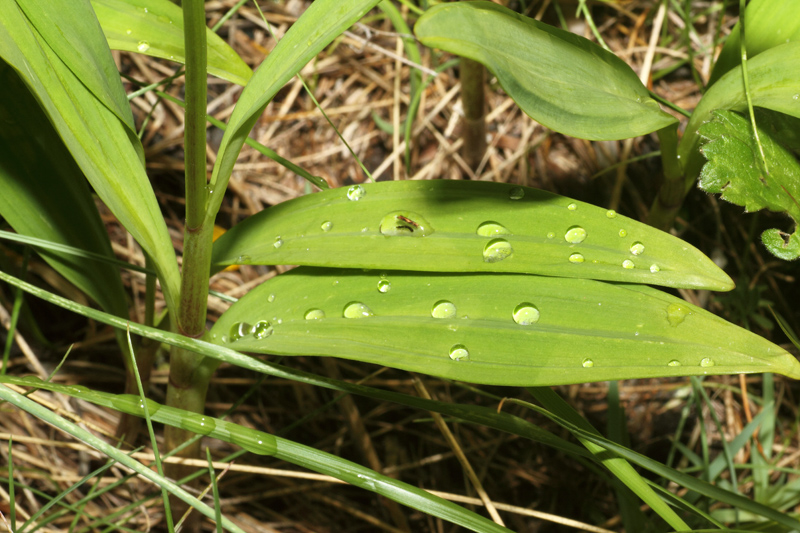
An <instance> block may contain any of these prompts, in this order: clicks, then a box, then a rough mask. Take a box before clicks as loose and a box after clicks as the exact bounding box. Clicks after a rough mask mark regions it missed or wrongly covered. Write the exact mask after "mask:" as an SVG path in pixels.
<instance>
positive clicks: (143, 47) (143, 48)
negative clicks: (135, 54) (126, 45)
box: [136, 41, 150, 54]
mask: <svg viewBox="0 0 800 533" xmlns="http://www.w3.org/2000/svg"><path fill="white" fill-rule="evenodd" d="M136 49H137V50H139V52H141V53H142V54H143V53H145V52H147V51H148V50H150V43H148V42H147V41H139V43H138V44H137V45H136Z"/></svg>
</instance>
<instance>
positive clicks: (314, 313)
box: [303, 308, 325, 320]
mask: <svg viewBox="0 0 800 533" xmlns="http://www.w3.org/2000/svg"><path fill="white" fill-rule="evenodd" d="M303 318H305V319H306V320H319V319H321V318H325V311H323V310H322V309H316V308H314V309H309V310H308V311H306V314H305V315H303Z"/></svg>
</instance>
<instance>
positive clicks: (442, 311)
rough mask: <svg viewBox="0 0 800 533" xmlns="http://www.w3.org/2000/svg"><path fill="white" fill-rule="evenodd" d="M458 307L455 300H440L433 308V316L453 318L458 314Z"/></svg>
mask: <svg viewBox="0 0 800 533" xmlns="http://www.w3.org/2000/svg"><path fill="white" fill-rule="evenodd" d="M456 313H457V309H456V306H455V304H454V303H453V302H449V301H447V300H439V301H438V302H436V303H435V304H433V307H432V308H431V316H432V317H433V318H453V317H455V316H456Z"/></svg>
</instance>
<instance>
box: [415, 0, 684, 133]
mask: <svg viewBox="0 0 800 533" xmlns="http://www.w3.org/2000/svg"><path fill="white" fill-rule="evenodd" d="M414 33H415V34H416V36H417V38H419V40H420V41H421V42H422V44H424V45H426V46H429V47H433V48H439V49H442V50H446V51H448V52H451V53H453V54H458V55H460V56H462V57H467V58H469V59H472V60H474V61H478V62H479V63H482V64H484V65H485V66H486V68H488V69H489V70H491V71H492V73H494V75H495V76H497V79H498V81H499V82H500V84H501V85H502V86H503V88H504V89H505V90H506V92H507V93H508V94H509V96H511V98H513V99H514V101H515V102H517V104H518V105H519V106H520V108H522V110H523V111H524V112H525V113H527V114H528V115H529V116H530V117H532V118H533V119H534V120H536V121H537V122H540V123H542V124H543V125H545V126H547V127H548V128H550V129H552V130H555V131H558V132H561V133H564V134H567V135H571V136H573V137H580V138H583V139H593V140H615V139H625V138H628V137H635V136H637V135H644V134H647V133H650V132H653V131H656V130H659V129H662V128H664V127H666V126H668V125H670V124H673V123H675V122H676V120H675V118H673V117H672V116H671V115H669V114H668V113H665V112H663V111H661V109H660V107H659V105H658V103H657V102H655V101H654V100H652V99H651V98H650V95H649V93H648V91H647V88H645V87H644V86H643V85H642V83H641V82H640V81H639V79H638V78H637V77H636V74H635V73H634V72H633V70H631V68H630V67H629V66H628V65H627V64H625V62H624V61H622V60H621V59H619V58H618V57H616V56H615V55H614V54H612V53H611V52H608V51H606V50H604V49H603V48H601V47H600V46H598V45H596V44H594V43H592V42H591V41H589V40H587V39H584V38H583V37H579V36H577V35H574V34H572V33H569V32H566V31H563V30H560V29H558V28H554V27H552V26H549V25H547V24H543V23H541V22H538V21H536V20H534V19H532V18H528V17H525V16H523V15H520V14H517V13H514V12H513V11H511V10H509V9H507V8H504V7H501V6H498V5H496V4H493V3H491V2H482V1H478V2H453V3H446V4H439V5H437V6H434V7H432V8H430V9H428V10H427V11H426V12H425V14H424V15H423V16H422V17H420V19H419V21H417V24H416V26H415V27H414Z"/></svg>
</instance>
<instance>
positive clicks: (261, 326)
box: [252, 320, 274, 340]
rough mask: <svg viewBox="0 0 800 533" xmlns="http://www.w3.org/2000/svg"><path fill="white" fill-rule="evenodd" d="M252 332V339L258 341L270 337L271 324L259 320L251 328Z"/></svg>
mask: <svg viewBox="0 0 800 533" xmlns="http://www.w3.org/2000/svg"><path fill="white" fill-rule="evenodd" d="M252 331H253V337H255V338H256V339H259V340H260V339H266V338H267V337H269V336H270V335H272V332H273V331H274V330H273V329H272V324H270V323H269V322H268V321H267V320H259V321H258V322H256V323H255V325H254V326H253V330H252Z"/></svg>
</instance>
